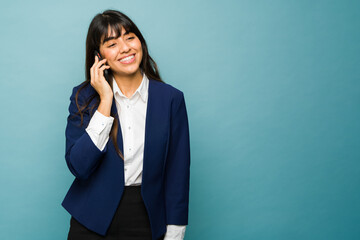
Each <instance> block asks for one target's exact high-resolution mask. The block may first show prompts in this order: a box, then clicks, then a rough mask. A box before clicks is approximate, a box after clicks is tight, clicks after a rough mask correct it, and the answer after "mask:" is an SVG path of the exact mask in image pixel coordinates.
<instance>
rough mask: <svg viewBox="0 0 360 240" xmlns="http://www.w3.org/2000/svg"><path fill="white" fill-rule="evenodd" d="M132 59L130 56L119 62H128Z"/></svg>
mask: <svg viewBox="0 0 360 240" xmlns="http://www.w3.org/2000/svg"><path fill="white" fill-rule="evenodd" d="M133 57H134V55H131V56H129V57H126V58H123V59H121V60H120V62H124V61H128V60H130V59H132V58H133Z"/></svg>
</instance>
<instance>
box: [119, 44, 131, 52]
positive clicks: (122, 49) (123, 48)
mask: <svg viewBox="0 0 360 240" xmlns="http://www.w3.org/2000/svg"><path fill="white" fill-rule="evenodd" d="M119 48H120V49H119V50H120V53H126V52H128V51H129V50H130V47H129V46H128V44H127V43H126V42H124V41H122V43H121V44H120V47H119Z"/></svg>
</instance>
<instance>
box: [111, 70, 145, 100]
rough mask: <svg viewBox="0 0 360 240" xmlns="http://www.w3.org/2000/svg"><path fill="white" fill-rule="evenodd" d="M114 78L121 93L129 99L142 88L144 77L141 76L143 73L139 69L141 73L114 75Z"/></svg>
mask: <svg viewBox="0 0 360 240" xmlns="http://www.w3.org/2000/svg"><path fill="white" fill-rule="evenodd" d="M114 78H115V81H116V84H117V85H118V87H119V88H120V90H121V92H122V93H123V94H124V95H125V96H126V97H128V98H129V97H131V96H132V95H133V94H134V92H135V91H136V89H137V88H138V87H139V86H140V84H141V81H142V79H143V75H142V74H141V71H140V69H139V71H136V72H135V73H134V74H131V75H119V74H116V73H114Z"/></svg>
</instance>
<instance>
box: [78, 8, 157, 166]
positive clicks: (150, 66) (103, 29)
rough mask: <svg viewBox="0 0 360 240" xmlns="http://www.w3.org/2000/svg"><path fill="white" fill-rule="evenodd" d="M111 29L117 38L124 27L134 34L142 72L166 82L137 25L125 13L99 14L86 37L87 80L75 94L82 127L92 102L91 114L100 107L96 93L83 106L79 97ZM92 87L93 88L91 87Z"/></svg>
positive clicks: (113, 134)
mask: <svg viewBox="0 0 360 240" xmlns="http://www.w3.org/2000/svg"><path fill="white" fill-rule="evenodd" d="M109 27H110V29H111V30H113V31H114V32H115V34H116V38H118V37H119V36H121V27H124V28H125V30H126V31H129V32H132V33H134V34H135V35H136V36H137V37H138V38H139V40H140V42H141V47H142V52H143V57H142V60H141V63H140V69H141V71H142V72H143V73H145V74H146V76H147V77H148V78H151V79H154V80H156V81H159V82H164V81H163V80H161V78H160V73H159V70H158V67H157V65H156V63H155V61H154V60H153V59H152V58H151V57H150V55H149V52H148V47H147V44H146V41H145V39H144V37H143V36H142V34H141V32H140V31H139V29H138V28H137V26H136V25H135V23H134V22H133V21H131V19H130V18H129V17H128V16H126V15H125V14H124V13H122V12H119V11H117V10H106V11H104V12H103V13H99V14H97V15H96V16H95V17H94V18H93V20H92V21H91V23H90V26H89V29H88V33H87V37H86V63H85V76H86V80H85V81H84V82H82V83H81V85H80V88H79V89H78V91H77V92H76V94H75V102H76V106H77V108H78V112H77V114H78V115H79V114H80V118H81V125H82V124H83V114H84V112H85V111H86V110H88V109H89V104H90V102H91V101H92V100H94V98H95V101H96V103H95V104H93V105H92V107H91V109H90V113H91V112H92V111H93V110H94V108H95V107H98V106H99V104H100V96H99V94H98V93H97V92H96V91H95V93H94V94H93V95H92V96H90V97H89V99H87V101H85V103H84V105H83V106H79V103H78V95H79V93H80V91H81V90H82V89H84V88H85V87H86V86H87V85H89V84H90V79H91V77H90V68H91V67H92V65H93V64H94V61H95V60H94V50H97V51H99V48H100V44H101V38H102V37H105V38H107V37H109V36H108V28H109ZM110 33H111V31H110ZM99 52H100V51H99ZM109 74H110V79H112V73H111V70H110V69H109ZM109 83H110V86H111V88H112V81H109ZM90 87H92V86H91V85H90ZM111 116H112V117H114V118H115V121H114V122H113V125H112V128H111V131H110V138H111V139H112V141H113V144H114V147H115V149H116V152H117V153H118V155H119V156H120V158H121V159H123V160H124V156H123V154H122V153H121V151H120V149H119V147H118V144H117V132H118V129H119V124H118V115H117V112H116V113H111Z"/></svg>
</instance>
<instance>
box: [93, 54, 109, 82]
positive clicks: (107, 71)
mask: <svg viewBox="0 0 360 240" xmlns="http://www.w3.org/2000/svg"><path fill="white" fill-rule="evenodd" d="M94 56H98V58H99V61H101V60H103V58H102V57H101V55H100V53H99V52H98V51H97V50H94ZM105 65H106V64H105ZM102 66H104V64H103V65H101V66H100V67H102ZM104 77H105V79H106V81H108V82H109V69H104Z"/></svg>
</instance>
